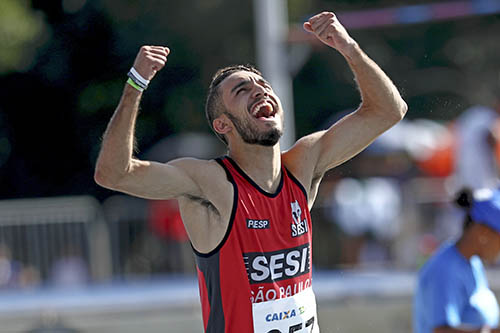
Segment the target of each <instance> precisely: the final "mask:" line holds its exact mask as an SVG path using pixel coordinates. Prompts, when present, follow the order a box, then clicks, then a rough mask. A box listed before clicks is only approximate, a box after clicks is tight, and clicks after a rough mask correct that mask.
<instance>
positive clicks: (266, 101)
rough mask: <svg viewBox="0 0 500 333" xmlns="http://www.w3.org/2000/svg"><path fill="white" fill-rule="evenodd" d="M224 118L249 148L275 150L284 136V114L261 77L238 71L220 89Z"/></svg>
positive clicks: (267, 84) (270, 89) (225, 80)
mask: <svg viewBox="0 0 500 333" xmlns="http://www.w3.org/2000/svg"><path fill="white" fill-rule="evenodd" d="M219 89H220V91H221V94H222V102H223V103H224V106H225V109H226V111H225V112H224V114H226V116H227V117H228V118H229V119H230V120H231V121H232V123H233V124H234V127H235V128H236V130H237V132H238V134H239V135H240V136H241V138H242V140H243V141H244V142H245V143H248V144H258V145H264V146H274V145H275V144H276V143H277V142H278V141H279V139H280V137H281V135H282V134H283V111H282V108H281V103H280V100H279V98H278V97H277V96H276V95H275V94H274V92H273V90H272V88H271V86H270V84H269V83H268V82H267V81H266V80H264V79H263V78H262V77H261V76H260V75H258V74H256V73H252V72H247V71H239V72H236V73H233V74H231V75H230V76H228V77H227V78H226V79H224V81H222V83H221V84H220V87H219Z"/></svg>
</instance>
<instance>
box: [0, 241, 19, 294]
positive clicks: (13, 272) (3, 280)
mask: <svg viewBox="0 0 500 333" xmlns="http://www.w3.org/2000/svg"><path fill="white" fill-rule="evenodd" d="M21 271H22V264H21V263H20V262H18V261H15V260H13V259H12V255H11V251H10V248H9V247H8V246H7V244H5V243H0V288H12V287H17V286H18V285H19V277H20V276H21Z"/></svg>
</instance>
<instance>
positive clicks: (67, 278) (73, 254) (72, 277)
mask: <svg viewBox="0 0 500 333" xmlns="http://www.w3.org/2000/svg"><path fill="white" fill-rule="evenodd" d="M50 282H51V283H52V284H53V285H54V286H56V287H75V286H82V285H85V284H87V283H88V282H89V272H88V268H87V263H86V262H85V260H84V259H83V258H82V255H81V251H80V250H79V249H78V248H77V247H75V246H74V245H72V244H68V245H67V246H66V248H65V250H64V252H63V254H62V256H61V257H60V258H59V259H57V260H56V261H54V263H53V265H52V270H51V272H50Z"/></svg>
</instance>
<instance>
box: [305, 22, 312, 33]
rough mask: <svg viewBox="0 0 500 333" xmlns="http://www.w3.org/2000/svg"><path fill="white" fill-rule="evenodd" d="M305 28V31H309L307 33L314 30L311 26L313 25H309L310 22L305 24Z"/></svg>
mask: <svg viewBox="0 0 500 333" xmlns="http://www.w3.org/2000/svg"><path fill="white" fill-rule="evenodd" d="M303 27H304V30H305V31H307V32H313V30H312V26H311V23H309V22H304V24H303Z"/></svg>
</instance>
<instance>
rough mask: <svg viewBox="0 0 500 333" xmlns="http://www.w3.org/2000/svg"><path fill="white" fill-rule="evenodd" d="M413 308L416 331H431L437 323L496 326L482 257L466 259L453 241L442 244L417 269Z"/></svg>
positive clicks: (494, 306) (494, 304)
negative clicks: (418, 269) (418, 270)
mask: <svg viewBox="0 0 500 333" xmlns="http://www.w3.org/2000/svg"><path fill="white" fill-rule="evenodd" d="M413 310H414V313H413V326H414V332H415V333H431V332H432V331H433V329H434V328H435V327H439V326H449V327H455V328H458V327H460V328H471V329H472V328H474V329H479V328H481V327H483V326H484V325H488V326H489V327H497V326H498V320H499V309H498V303H497V300H496V298H495V295H494V294H493V292H492V291H491V290H490V289H489V287H488V281H487V280H486V275H485V273H484V267H483V263H482V262H481V259H480V258H479V257H477V256H472V257H471V258H470V260H467V259H466V258H465V257H464V256H463V255H462V254H460V252H458V249H457V248H456V246H455V244H446V245H444V246H442V247H441V248H440V249H439V250H438V251H437V253H436V254H435V255H434V256H433V257H432V258H430V259H429V260H428V261H427V263H426V264H425V265H424V266H423V267H422V269H421V270H420V273H419V276H418V285H417V290H416V293H415V298H414V308H413Z"/></svg>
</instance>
